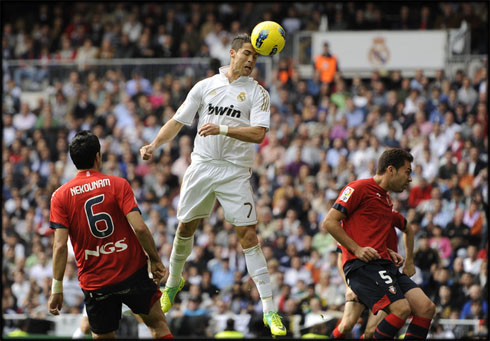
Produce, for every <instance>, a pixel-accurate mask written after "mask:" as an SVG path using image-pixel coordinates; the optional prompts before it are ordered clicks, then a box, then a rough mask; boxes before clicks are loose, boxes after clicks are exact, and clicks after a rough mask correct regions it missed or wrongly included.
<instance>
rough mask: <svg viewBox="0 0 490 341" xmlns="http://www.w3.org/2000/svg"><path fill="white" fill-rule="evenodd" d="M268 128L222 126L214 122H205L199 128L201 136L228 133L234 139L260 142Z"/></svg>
mask: <svg viewBox="0 0 490 341" xmlns="http://www.w3.org/2000/svg"><path fill="white" fill-rule="evenodd" d="M266 133H267V128H264V127H258V126H257V127H231V126H220V125H217V124H213V123H204V124H203V125H202V126H201V128H199V131H198V134H199V135H201V136H208V135H219V134H221V135H226V136H229V137H233V138H234V139H237V140H240V141H244V142H251V143H257V144H260V143H262V141H263V140H264V138H265V134H266Z"/></svg>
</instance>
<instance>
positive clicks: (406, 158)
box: [323, 148, 435, 339]
mask: <svg viewBox="0 0 490 341" xmlns="http://www.w3.org/2000/svg"><path fill="white" fill-rule="evenodd" d="M412 161H413V156H412V155H411V154H410V153H409V152H407V151H405V150H403V149H400V148H393V149H388V150H386V151H385V152H383V154H382V155H381V156H380V158H379V160H378V169H377V172H376V175H375V176H374V177H372V178H369V179H362V180H356V181H353V182H351V183H349V184H348V185H347V186H345V187H344V189H343V190H342V193H341V194H340V196H339V197H338V198H337V200H336V202H335V204H334V205H333V207H332V208H331V209H330V210H329V212H328V214H327V216H326V217H325V219H324V221H323V226H324V228H326V229H327V231H328V232H330V233H331V234H332V236H333V237H334V238H335V239H336V240H337V241H338V242H339V243H340V244H341V248H342V262H343V269H344V273H345V277H346V280H347V284H348V285H349V287H350V288H351V289H352V290H353V291H354V293H355V294H356V295H357V296H358V298H359V300H360V301H361V302H363V303H364V304H365V305H366V306H367V307H369V308H370V309H371V311H372V312H373V313H374V314H376V312H378V311H379V310H381V309H383V310H385V311H387V312H388V315H387V316H386V317H385V318H384V319H383V320H382V321H381V322H380V323H379V324H378V326H377V327H376V330H375V332H374V335H373V337H374V338H375V339H381V338H393V337H394V336H395V335H396V334H397V332H398V331H399V330H400V328H401V327H402V326H403V325H404V323H405V320H407V318H408V317H409V316H410V315H413V318H412V320H411V323H410V325H409V327H408V329H407V332H406V338H420V339H425V338H426V337H427V333H428V330H429V326H430V323H431V320H432V317H433V316H434V313H435V305H434V303H433V302H432V301H431V300H430V299H429V298H428V297H427V296H426V295H425V293H424V292H423V291H422V289H420V288H419V287H418V286H417V284H415V282H413V281H412V280H411V279H410V278H409V277H408V276H407V275H405V274H402V273H400V272H399V271H398V269H397V267H396V266H395V264H394V263H393V262H392V260H391V257H390V255H389V252H388V247H387V240H388V238H387V236H388V234H389V231H390V229H392V207H393V204H392V202H391V199H390V196H389V194H388V193H389V192H390V191H394V192H398V193H400V192H403V191H404V190H405V189H406V188H407V187H408V185H409V183H410V182H411V180H412V179H411V176H410V174H411V171H412V169H411V162H412Z"/></svg>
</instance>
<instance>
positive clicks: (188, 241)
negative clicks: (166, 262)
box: [166, 234, 194, 288]
mask: <svg viewBox="0 0 490 341" xmlns="http://www.w3.org/2000/svg"><path fill="white" fill-rule="evenodd" d="M193 246H194V236H190V237H181V236H180V235H179V234H176V235H175V238H174V244H173V247H172V253H171V254H170V266H169V273H170V274H169V276H168V279H167V283H166V286H167V287H171V288H174V287H177V286H179V283H180V277H182V270H183V269H184V265H185V261H186V260H187V257H189V255H190V254H191V252H192V247H193Z"/></svg>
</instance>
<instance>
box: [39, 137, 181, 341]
mask: <svg viewBox="0 0 490 341" xmlns="http://www.w3.org/2000/svg"><path fill="white" fill-rule="evenodd" d="M69 149H70V157H71V159H72V160H73V163H74V164H75V166H76V167H77V169H78V174H77V175H76V177H75V178H73V179H72V180H70V181H68V182H67V183H66V184H64V185H63V186H61V187H60V188H58V189H57V190H56V191H55V192H54V193H53V195H52V197H51V212H50V219H49V220H50V227H51V228H53V229H54V230H55V232H54V243H53V282H52V289H51V296H50V298H49V302H48V306H49V312H50V313H51V314H53V315H59V311H60V310H61V308H62V306H63V276H64V273H65V267H66V262H67V256H68V247H67V241H68V236H70V240H71V243H72V245H73V251H74V253H75V258H76V261H77V267H78V269H79V271H78V278H79V280H80V286H81V288H82V291H83V293H84V295H85V306H86V310H87V314H88V319H89V324H90V329H91V330H92V336H93V337H94V338H114V337H115V336H116V333H115V331H116V330H117V329H118V327H119V320H120V319H121V308H122V303H124V304H126V305H127V306H128V307H130V308H131V310H132V311H133V312H134V313H136V314H139V315H140V317H141V318H142V319H143V321H144V322H145V324H146V325H147V326H148V328H149V329H150V331H151V333H152V336H153V337H154V338H165V339H173V335H172V334H171V333H170V330H169V328H168V325H167V322H166V320H165V315H164V314H163V312H162V310H161V307H160V300H159V299H160V296H161V292H160V290H159V284H160V281H161V280H162V279H164V277H166V276H167V269H166V268H165V267H164V265H163V263H162V261H161V260H160V257H159V254H158V251H157V249H156V247H155V242H154V241H153V237H152V235H151V232H150V230H149V229H148V227H147V226H146V224H145V222H144V221H143V218H142V217H141V213H140V211H139V208H138V204H137V202H136V199H135V197H134V194H133V190H132V189H131V187H130V185H129V183H128V181H127V180H125V179H123V178H120V177H116V176H110V175H105V174H102V173H101V172H100V171H99V170H100V169H101V167H102V157H101V154H100V143H99V139H98V138H97V136H95V135H94V134H93V133H91V132H89V131H86V130H84V131H81V132H79V133H78V134H76V135H75V137H74V138H73V140H72V141H71V143H70V147H69ZM133 229H134V230H133ZM145 251H146V253H147V254H148V256H149V259H150V268H151V273H152V275H153V280H152V279H150V277H149V276H148V259H147V256H146V255H145Z"/></svg>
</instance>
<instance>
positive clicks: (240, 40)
mask: <svg viewBox="0 0 490 341" xmlns="http://www.w3.org/2000/svg"><path fill="white" fill-rule="evenodd" d="M245 43H252V40H251V38H250V36H249V35H248V34H247V33H240V34H238V35H237V36H236V37H235V38H233V41H232V42H231V48H232V49H233V50H235V51H238V50H239V49H240V48H241V47H242V46H243V44H245Z"/></svg>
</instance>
